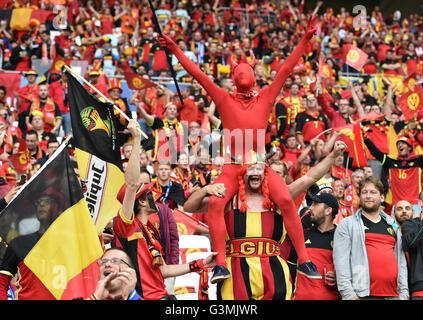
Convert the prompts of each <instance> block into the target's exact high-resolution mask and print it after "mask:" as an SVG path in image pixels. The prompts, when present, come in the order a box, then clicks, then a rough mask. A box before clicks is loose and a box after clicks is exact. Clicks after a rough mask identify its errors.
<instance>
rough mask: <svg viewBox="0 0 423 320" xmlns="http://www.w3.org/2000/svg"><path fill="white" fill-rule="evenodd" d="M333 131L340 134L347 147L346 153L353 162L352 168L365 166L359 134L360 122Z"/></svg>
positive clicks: (362, 143) (360, 135)
mask: <svg viewBox="0 0 423 320" xmlns="http://www.w3.org/2000/svg"><path fill="white" fill-rule="evenodd" d="M333 131H339V132H341V134H342V135H341V140H342V141H344V142H345V144H346V145H347V152H348V154H349V156H350V158H352V160H353V162H352V166H353V167H354V168H361V167H365V166H367V158H366V153H365V145H364V141H363V136H362V134H361V123H360V121H356V122H354V123H349V124H346V125H345V126H342V127H337V128H334V129H333Z"/></svg>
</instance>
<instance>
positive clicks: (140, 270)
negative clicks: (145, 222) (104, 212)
mask: <svg viewBox="0 0 423 320" xmlns="http://www.w3.org/2000/svg"><path fill="white" fill-rule="evenodd" d="M141 223H142V222H141V221H139V219H138V218H137V217H133V218H132V219H131V220H128V219H126V218H125V217H124V216H123V214H122V211H121V210H119V212H118V215H117V217H116V219H115V224H114V226H113V231H114V233H115V235H116V244H117V246H118V247H120V248H123V249H124V250H125V251H126V252H127V253H128V255H129V256H130V257H131V259H132V261H133V262H134V265H135V270H136V272H137V278H138V281H137V285H136V290H137V292H138V293H139V294H140V295H141V296H142V297H143V298H144V299H146V300H159V299H161V298H162V297H164V296H167V295H168V292H167V291H166V287H165V284H164V278H163V275H162V272H161V270H160V268H159V267H154V266H153V265H152V262H153V257H152V255H151V253H150V251H149V249H148V248H149V246H148V244H147V241H146V239H145V238H144V236H143V233H142V230H141V228H140V225H139V224H141Z"/></svg>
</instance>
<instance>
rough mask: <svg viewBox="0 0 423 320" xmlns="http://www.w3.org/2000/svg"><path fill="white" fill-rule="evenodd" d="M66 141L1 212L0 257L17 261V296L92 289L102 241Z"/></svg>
mask: <svg viewBox="0 0 423 320" xmlns="http://www.w3.org/2000/svg"><path fill="white" fill-rule="evenodd" d="M65 147H66V143H63V144H62V145H61V146H60V148H59V149H58V150H57V151H56V152H55V154H54V155H53V156H52V157H51V158H50V159H49V160H48V162H47V163H46V164H45V165H44V166H43V167H42V168H41V169H40V170H39V171H38V172H37V173H36V174H35V175H34V176H33V177H32V178H31V179H30V180H29V181H28V182H27V184H26V185H25V186H24V187H23V189H21V190H20V191H19V193H18V194H17V195H16V196H15V197H14V198H13V199H12V201H11V202H10V203H9V204H8V206H7V207H6V208H5V209H4V210H3V211H2V212H1V215H0V235H1V236H2V237H3V238H5V239H6V238H8V239H9V241H8V244H9V247H8V249H10V252H9V253H8V255H7V254H6V255H5V259H6V256H7V257H10V256H12V257H13V259H14V261H16V262H18V261H19V262H18V265H17V266H18V270H17V274H18V284H17V288H18V289H17V291H16V296H17V299H36V300H48V299H73V298H77V297H85V296H88V295H90V294H92V292H94V290H95V286H96V283H97V279H98V267H97V263H96V261H97V260H98V259H99V258H100V257H101V255H102V253H103V251H102V246H101V243H100V240H99V237H98V235H97V232H96V229H95V227H94V223H93V221H92V219H91V217H90V213H89V211H88V206H87V203H86V201H85V198H84V196H83V193H82V190H81V186H80V184H79V181H78V178H77V176H76V175H75V172H74V170H73V167H72V165H71V160H70V158H69V154H68V151H67V149H66V148H65ZM8 259H10V258H8ZM13 259H10V260H12V261H13ZM11 271H12V270H11ZM12 272H13V271H12ZM12 272H11V273H12Z"/></svg>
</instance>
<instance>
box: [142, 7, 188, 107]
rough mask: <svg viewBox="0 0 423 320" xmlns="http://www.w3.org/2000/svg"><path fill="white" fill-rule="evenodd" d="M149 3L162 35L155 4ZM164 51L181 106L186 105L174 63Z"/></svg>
mask: <svg viewBox="0 0 423 320" xmlns="http://www.w3.org/2000/svg"><path fill="white" fill-rule="evenodd" d="M148 2H149V3H150V9H151V12H152V14H153V15H152V17H153V22H154V24H155V25H156V28H157V31H158V32H159V35H162V30H161V28H160V24H159V20H157V16H156V11H155V9H154V6H153V3H152V2H151V0H148ZM164 50H165V52H166V58H167V63H168V65H169V69H170V73H171V75H172V78H173V81H174V82H175V86H176V91H177V92H178V96H179V100H180V101H181V104H182V105H184V100H183V99H182V94H181V90H180V89H179V85H178V81H177V79H176V73H175V70H174V69H173V66H172V61H171V60H170V58H169V54H168V50H167V48H164Z"/></svg>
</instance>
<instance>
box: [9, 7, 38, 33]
mask: <svg viewBox="0 0 423 320" xmlns="http://www.w3.org/2000/svg"><path fill="white" fill-rule="evenodd" d="M32 11H33V9H31V8H15V9H13V11H12V16H11V17H10V29H11V30H15V31H28V30H29V22H30V20H31V14H32Z"/></svg>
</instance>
